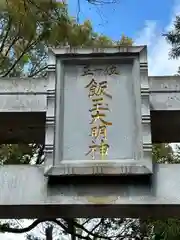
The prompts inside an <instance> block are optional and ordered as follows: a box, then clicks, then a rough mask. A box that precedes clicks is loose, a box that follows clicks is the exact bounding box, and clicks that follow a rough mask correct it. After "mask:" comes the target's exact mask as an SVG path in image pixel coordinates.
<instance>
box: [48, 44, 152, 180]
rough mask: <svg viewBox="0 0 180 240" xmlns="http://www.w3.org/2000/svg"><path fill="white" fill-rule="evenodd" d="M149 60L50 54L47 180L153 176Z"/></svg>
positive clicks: (120, 53)
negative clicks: (72, 176)
mask: <svg viewBox="0 0 180 240" xmlns="http://www.w3.org/2000/svg"><path fill="white" fill-rule="evenodd" d="M97 53H98V54H97ZM146 55H147V53H146V47H131V48H127V49H124V48H123V49H121V48H118V49H116V48H113V49H101V50H97V49H79V50H78V49H74V50H73V49H68V48H67V49H54V50H51V51H50V56H49V62H50V64H49V91H48V93H49V97H48V103H47V117H46V122H47V129H46V145H45V155H46V167H45V173H46V175H56V176H58V175H91V174H102V175H109V174H110V175H113V174H116V175H117V174H150V173H152V159H151V130H150V110H149V85H148V73H147V60H146ZM53 86H54V89H53Z"/></svg>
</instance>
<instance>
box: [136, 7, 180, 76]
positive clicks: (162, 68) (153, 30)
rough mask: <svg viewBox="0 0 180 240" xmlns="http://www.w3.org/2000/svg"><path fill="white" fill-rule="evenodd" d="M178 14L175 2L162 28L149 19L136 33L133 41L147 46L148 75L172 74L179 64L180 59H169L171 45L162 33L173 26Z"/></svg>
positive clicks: (179, 11)
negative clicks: (168, 19) (169, 18)
mask: <svg viewBox="0 0 180 240" xmlns="http://www.w3.org/2000/svg"><path fill="white" fill-rule="evenodd" d="M179 14H180V4H176V5H175V7H174V8H173V11H172V16H171V20H170V22H169V24H167V26H166V27H165V28H164V29H162V28H161V27H160V26H159V22H158V21H155V20H153V21H152V20H149V21H146V22H145V26H144V28H143V29H142V30H141V31H140V32H139V33H138V34H137V37H136V40H135V43H136V44H137V45H147V46H148V64H149V75H154V76H158V75H174V74H176V73H177V70H178V67H179V66H180V60H179V59H178V60H172V59H169V50H170V49H171V45H170V44H168V43H167V41H166V39H165V37H163V36H162V34H163V33H165V32H167V31H168V30H170V29H171V28H172V27H173V22H174V19H175V16H176V15H179Z"/></svg>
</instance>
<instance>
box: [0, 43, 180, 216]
mask: <svg viewBox="0 0 180 240" xmlns="http://www.w3.org/2000/svg"><path fill="white" fill-rule="evenodd" d="M92 79H93V81H94V85H91V87H90V85H89V83H91V80H92ZM102 82H104V83H102ZM100 83H101V84H100ZM103 84H104V85H103ZM105 84H106V85H105ZM88 86H89V90H88ZM100 86H101V88H100ZM102 86H104V87H103V88H102ZM98 87H99V88H98ZM0 89H1V90H0V110H1V111H0V123H1V125H0V126H1V127H0V142H1V143H41V144H45V165H44V166H30V165H4V166H1V167H0V218H41V217H51V218H52V217H143V218H144V217H147V216H152V217H170V216H177V217H179V216H180V211H179V210H180V165H179V164H153V163H152V158H151V146H152V143H161V142H163V143H165V142H179V140H180V134H179V133H180V78H179V77H178V76H160V77H156V76H148V67H147V49H146V47H145V46H136V47H129V48H124V47H120V48H108V49H106V48H103V49H90V48H89V49H69V48H64V49H50V51H49V65H48V78H47V79H33V78H28V79H17V78H12V79H6V78H3V79H1V80H0ZM95 90H97V91H96V94H95V95H96V97H97V96H98V97H102V96H100V95H101V94H103V99H102V102H101V103H103V104H108V108H110V110H111V111H108V113H107V119H108V120H107V121H109V122H112V126H108V130H107V136H106V138H107V140H106V141H108V145H109V149H108V150H109V153H108V155H106V154H104V155H103V158H104V159H103V160H102V159H101V157H102V154H101V153H98V152H97V151H96V152H95V154H97V155H96V157H95V159H91V156H90V155H87V154H85V151H86V150H88V147H89V148H90V149H91V150H92V146H91V147H90V144H89V143H90V141H91V138H93V137H94V140H93V141H95V140H97V139H96V137H95V136H93V134H91V136H89V131H90V130H91V127H92V125H90V124H89V120H91V121H92V120H93V119H94V121H95V117H93V116H95V115H96V116H97V112H96V114H95V115H93V113H92V112H93V111H94V110H92V111H89V108H90V107H91V106H93V102H92V101H95V100H93V91H95ZM100 90H102V91H100ZM88 91H89V92H88ZM88 94H89V95H90V96H89V97H88ZM96 100H97V98H96ZM103 101H105V102H103ZM99 106H101V107H102V105H100V104H99ZM94 107H95V110H96V111H97V110H99V112H100V107H99V108H97V104H95V105H94ZM106 107H107V105H106ZM102 109H104V110H105V107H104V108H103V107H102ZM90 116H91V117H92V118H91V119H90ZM96 120H98V118H96ZM104 121H105V119H104ZM107 121H106V122H107ZM104 123H105V122H104ZM96 127H97V126H96ZM94 133H95V132H94ZM96 133H97V132H96ZM101 140H102V139H101ZM103 141H104V140H103ZM88 144H89V145H88ZM95 145H96V147H97V144H95ZM98 146H100V145H98ZM96 150H97V149H96ZM91 153H92V152H91Z"/></svg>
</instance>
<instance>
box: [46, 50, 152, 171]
mask: <svg viewBox="0 0 180 240" xmlns="http://www.w3.org/2000/svg"><path fill="white" fill-rule="evenodd" d="M48 54H49V60H48V87H47V111H46V133H45V150H44V152H45V168H44V175H45V176H76V175H102V176H103V175H111V176H112V175H151V174H152V173H153V165H152V140H151V119H150V99H149V98H150V96H149V95H150V90H149V82H148V63H147V47H146V46H131V47H113V48H70V47H64V48H60V49H52V48H49V53H48ZM77 61H82V62H85V61H98V63H100V61H102V62H104V61H114V62H116V61H133V70H132V71H133V73H132V74H133V76H134V77H133V80H134V81H135V82H136V90H135V93H136V94H135V95H136V96H135V97H136V99H135V100H136V101H137V103H136V104H137V105H139V106H140V109H139V110H138V109H137V114H136V122H137V123H138V129H139V130H140V133H139V134H141V136H140V138H139V139H141V140H140V141H139V144H138V146H137V149H138V150H139V152H140V155H139V156H140V157H139V158H138V160H134V159H133V160H129V161H127V160H118V161H114V160H105V161H102V160H101V161H94V160H91V161H88V162H83V161H82V160H78V161H77V160H74V161H73V160H71V161H66V160H63V149H62V148H63V147H62V148H61V147H58V146H61V144H60V143H62V142H63V119H64V80H63V78H64V71H63V68H64V64H66V63H67V62H70V63H72V64H76V63H77ZM58 79H60V81H59V80H58ZM138 83H139V84H138ZM62 146H63V144H62Z"/></svg>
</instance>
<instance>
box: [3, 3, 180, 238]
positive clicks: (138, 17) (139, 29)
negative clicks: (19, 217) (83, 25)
mask: <svg viewBox="0 0 180 240" xmlns="http://www.w3.org/2000/svg"><path fill="white" fill-rule="evenodd" d="M79 1H80V9H78V4H77V2H78V0H69V2H68V3H69V12H70V14H71V15H72V16H76V17H77V16H78V17H79V21H80V22H82V21H84V20H87V19H89V20H91V22H92V23H93V27H94V30H95V31H96V32H98V33H102V34H105V35H107V36H109V37H111V38H112V39H114V40H118V39H119V38H120V36H121V34H125V35H126V36H128V37H131V38H132V39H133V40H134V41H135V43H136V44H137V45H138V44H139V45H147V46H148V64H149V75H154V76H158V75H173V74H175V73H176V72H177V69H178V66H179V65H180V61H179V60H170V59H169V56H168V53H169V50H170V47H171V46H170V45H169V44H168V43H167V42H166V40H165V39H164V37H163V36H162V33H165V32H167V31H168V30H170V29H171V28H172V26H173V21H174V19H175V16H176V15H179V14H180V1H179V3H178V2H177V1H175V0H158V1H157V0H150V1H148V0H146V1H145V0H119V3H118V4H104V5H103V6H100V5H98V6H94V5H91V4H89V3H87V2H86V0H79ZM104 1H106V0H104ZM117 1H118V0H117ZM79 10H80V11H79ZM26 224H28V222H27V221H26ZM0 239H1V240H24V235H23V234H21V235H19V234H18V235H14V234H0Z"/></svg>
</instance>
